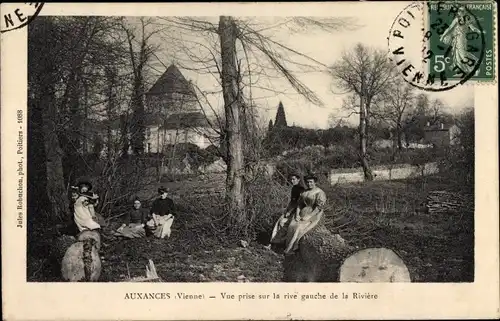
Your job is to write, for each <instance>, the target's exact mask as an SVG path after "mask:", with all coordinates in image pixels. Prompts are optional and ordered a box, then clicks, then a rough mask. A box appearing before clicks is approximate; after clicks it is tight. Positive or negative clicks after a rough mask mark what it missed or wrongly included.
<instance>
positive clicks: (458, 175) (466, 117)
mask: <svg viewBox="0 0 500 321" xmlns="http://www.w3.org/2000/svg"><path fill="white" fill-rule="evenodd" d="M456 125H457V127H458V129H459V132H458V135H457V137H456V144H454V145H452V146H450V148H449V149H448V154H447V157H443V158H442V162H441V164H440V165H441V170H442V171H444V172H447V173H448V174H449V175H450V176H451V177H452V178H453V179H454V180H456V181H457V182H462V184H463V185H464V186H470V187H472V188H473V187H474V165H475V161H474V156H475V155H474V149H475V145H474V140H475V127H474V110H473V109H469V110H466V111H465V112H463V113H462V114H460V115H459V116H458V119H457V122H456Z"/></svg>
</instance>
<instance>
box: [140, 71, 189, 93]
mask: <svg viewBox="0 0 500 321" xmlns="http://www.w3.org/2000/svg"><path fill="white" fill-rule="evenodd" d="M171 93H179V94H184V95H193V96H195V97H196V92H195V91H194V88H193V85H192V84H191V83H190V82H189V81H188V80H187V79H186V78H185V77H184V75H183V74H182V73H181V71H180V70H179V68H177V67H176V66H175V65H173V64H172V65H170V66H169V67H168V68H167V70H166V71H165V72H164V73H163V75H161V77H160V78H159V79H158V80H157V81H156V83H155V84H154V85H153V86H152V87H151V89H149V91H148V92H147V93H146V95H162V94H171Z"/></svg>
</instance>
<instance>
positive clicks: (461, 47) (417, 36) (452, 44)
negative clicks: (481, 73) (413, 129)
mask: <svg viewBox="0 0 500 321" xmlns="http://www.w3.org/2000/svg"><path fill="white" fill-rule="evenodd" d="M387 39H388V47H389V59H390V60H391V61H393V62H394V63H395V65H396V68H397V70H398V72H399V74H400V75H401V76H402V78H403V79H404V80H405V81H406V82H408V83H409V84H411V85H412V86H414V87H417V88H419V89H422V90H426V91H445V90H450V89H452V88H454V87H456V86H458V85H462V84H464V83H465V82H467V81H468V80H469V79H471V78H472V77H473V76H474V75H475V74H476V73H477V72H478V70H479V67H480V66H481V63H482V60H483V58H484V54H485V37H484V32H483V29H482V27H481V25H480V23H479V19H478V18H477V17H476V16H474V15H473V14H472V13H471V12H470V11H469V10H468V9H467V8H466V7H465V6H464V5H462V4H460V3H455V2H453V3H450V2H443V1H427V2H425V3H424V2H414V3H412V4H410V5H409V6H407V7H406V8H405V9H404V10H403V11H401V12H400V13H399V15H398V16H397V17H396V19H395V20H394V22H393V24H392V26H391V29H390V31H389V37H388V38H387Z"/></svg>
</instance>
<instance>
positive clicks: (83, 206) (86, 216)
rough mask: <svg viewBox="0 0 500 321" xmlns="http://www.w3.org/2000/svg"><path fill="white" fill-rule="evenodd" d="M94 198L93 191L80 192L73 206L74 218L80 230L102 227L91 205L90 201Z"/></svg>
mask: <svg viewBox="0 0 500 321" xmlns="http://www.w3.org/2000/svg"><path fill="white" fill-rule="evenodd" d="M92 198H93V193H91V192H83V193H79V196H78V198H77V199H76V200H75V203H74V206H73V212H74V220H75V223H76V226H77V227H78V230H79V231H80V232H82V231H85V230H98V229H100V228H101V226H100V225H99V223H97V222H96V220H95V219H94V217H95V216H93V215H92V212H91V209H90V207H89V204H90V201H91V199H92Z"/></svg>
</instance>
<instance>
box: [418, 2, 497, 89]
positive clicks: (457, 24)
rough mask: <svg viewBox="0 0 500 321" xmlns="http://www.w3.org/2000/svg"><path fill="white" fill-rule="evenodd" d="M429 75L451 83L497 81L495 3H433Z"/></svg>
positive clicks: (429, 24)
mask: <svg viewBox="0 0 500 321" xmlns="http://www.w3.org/2000/svg"><path fill="white" fill-rule="evenodd" d="M427 9H428V19H427V26H426V28H427V30H428V31H427V35H428V36H427V37H424V40H426V42H427V44H426V45H424V46H425V47H427V48H429V49H430V52H432V55H431V56H430V57H428V58H429V59H428V64H427V66H428V72H429V73H434V74H440V75H441V77H444V78H446V79H448V80H450V81H459V82H464V81H469V80H477V81H491V80H495V60H494V57H495V52H494V50H495V43H494V41H495V40H494V39H495V34H494V32H495V5H494V3H493V2H492V1H474V0H468V1H446V2H445V1H439V2H438V1H430V2H428V3H427Z"/></svg>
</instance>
